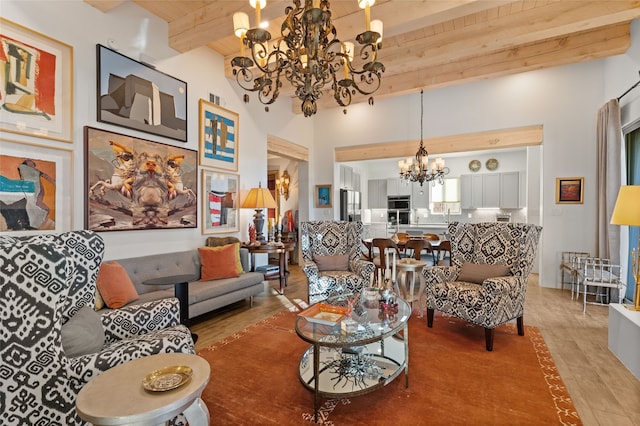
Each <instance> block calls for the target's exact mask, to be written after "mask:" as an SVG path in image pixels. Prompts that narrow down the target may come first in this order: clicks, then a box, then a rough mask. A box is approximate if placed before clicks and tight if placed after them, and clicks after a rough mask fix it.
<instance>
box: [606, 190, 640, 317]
mask: <svg viewBox="0 0 640 426" xmlns="http://www.w3.org/2000/svg"><path fill="white" fill-rule="evenodd" d="M611 224H613V225H626V226H640V185H628V186H621V187H620V192H618V199H617V200H616V205H615V207H614V208H613V214H612V215H611ZM639 268H640V235H638V245H637V246H636V247H635V248H634V249H632V250H631V274H632V275H633V278H634V280H635V282H636V291H635V295H634V300H633V308H631V307H629V308H630V309H633V310H635V311H640V273H639V271H638V269H639Z"/></svg>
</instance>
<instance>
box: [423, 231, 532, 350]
mask: <svg viewBox="0 0 640 426" xmlns="http://www.w3.org/2000/svg"><path fill="white" fill-rule="evenodd" d="M541 232H542V227H540V226H536V225H530V224H523V223H478V224H470V223H459V222H454V223H451V224H450V225H449V233H450V235H451V237H450V240H451V266H434V267H426V268H424V269H423V270H422V275H424V277H425V292H424V295H425V296H426V307H427V325H428V326H429V327H432V326H433V316H434V311H439V312H443V313H445V314H448V315H453V316H455V317H458V318H461V319H463V320H466V321H469V322H472V323H474V324H477V325H480V326H482V327H484V328H485V341H486V348H487V350H488V351H491V350H493V335H494V329H495V328H496V327H497V326H499V325H501V324H504V323H506V322H508V321H511V320H513V319H516V320H517V325H518V334H519V335H521V336H523V335H524V322H523V314H524V299H525V294H526V290H527V280H528V277H529V272H530V271H531V268H532V266H533V262H534V259H535V255H536V249H537V247H538V241H539V239H540V234H541ZM464 264H471V265H478V264H482V265H504V266H505V267H506V268H502V269H507V276H500V277H493V278H491V277H490V278H487V279H484V281H481V283H474V282H466V281H460V280H459V279H458V277H459V276H460V272H461V269H462V267H463V265H464Z"/></svg>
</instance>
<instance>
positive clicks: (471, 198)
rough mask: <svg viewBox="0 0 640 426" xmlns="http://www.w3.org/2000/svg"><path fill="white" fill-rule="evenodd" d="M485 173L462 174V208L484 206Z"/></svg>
mask: <svg viewBox="0 0 640 426" xmlns="http://www.w3.org/2000/svg"><path fill="white" fill-rule="evenodd" d="M483 192H484V175H481V174H480V175H460V208H462V209H477V208H480V207H484V197H483Z"/></svg>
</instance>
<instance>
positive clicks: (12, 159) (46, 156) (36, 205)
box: [0, 139, 73, 233]
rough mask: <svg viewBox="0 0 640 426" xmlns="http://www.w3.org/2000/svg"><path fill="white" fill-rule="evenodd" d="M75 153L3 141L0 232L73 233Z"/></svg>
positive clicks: (1, 147) (0, 169) (0, 162)
mask: <svg viewBox="0 0 640 426" xmlns="http://www.w3.org/2000/svg"><path fill="white" fill-rule="evenodd" d="M72 223H73V151H72V150H70V149H69V150H67V149H58V148H52V147H49V146H45V145H39V144H31V143H24V142H17V141H11V140H8V139H0V232H20V233H32V232H33V231H48V232H51V231H56V232H65V231H70V230H71V226H72Z"/></svg>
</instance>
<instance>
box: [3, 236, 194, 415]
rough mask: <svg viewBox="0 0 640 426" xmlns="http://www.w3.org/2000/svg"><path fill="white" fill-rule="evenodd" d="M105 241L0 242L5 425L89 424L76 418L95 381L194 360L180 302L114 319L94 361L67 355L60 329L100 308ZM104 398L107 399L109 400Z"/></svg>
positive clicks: (120, 313) (110, 316) (112, 314)
mask: <svg viewBox="0 0 640 426" xmlns="http://www.w3.org/2000/svg"><path fill="white" fill-rule="evenodd" d="M103 253H104V241H103V240H102V237H100V236H99V235H98V234H96V233H94V232H91V231H73V232H67V233H62V234H44V235H36V236H32V237H12V236H7V235H4V236H0V359H1V363H0V364H1V366H0V388H1V392H0V418H2V424H7V425H30V424H47V425H77V424H84V422H83V421H82V420H81V419H80V418H79V417H78V415H77V413H76V411H75V399H76V395H77V393H78V392H79V391H80V389H81V388H82V387H83V386H84V384H86V383H87V382H88V381H89V380H91V379H92V378H93V377H95V376H97V375H98V374H100V373H101V372H102V371H106V370H108V369H109V368H112V367H114V366H116V365H119V364H122V363H124V362H127V361H130V360H132V359H136V358H139V357H142V356H146V355H151V354H156V353H164V352H184V353H194V345H193V340H192V338H191V334H190V332H189V330H188V329H187V328H186V327H185V326H183V325H180V321H179V312H180V310H179V306H178V301H177V299H175V298H170V299H164V300H159V301H155V302H150V303H146V304H141V305H135V306H130V307H128V306H125V307H123V308H121V309H117V310H113V311H109V312H107V313H105V314H104V315H103V316H101V317H100V318H98V319H97V320H96V321H97V323H98V327H99V324H100V321H101V322H102V326H103V329H104V333H105V343H104V346H103V347H102V349H101V350H100V351H99V352H97V353H89V354H86V355H80V356H76V357H68V356H66V355H65V352H64V349H63V347H62V337H61V336H62V329H63V326H64V325H65V324H66V323H67V322H69V320H70V319H72V318H73V316H74V315H76V314H77V313H78V312H80V311H81V309H82V308H83V307H85V306H87V307H89V308H90V309H94V308H95V291H96V277H97V273H98V269H99V266H100V263H101V262H102V256H103ZM105 397H108V396H106V395H105Z"/></svg>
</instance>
